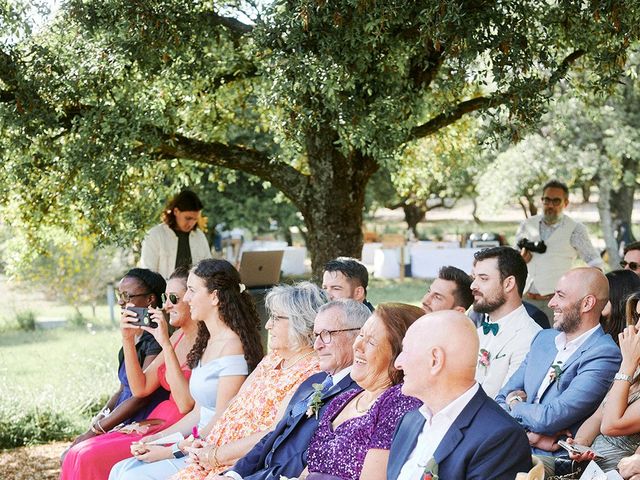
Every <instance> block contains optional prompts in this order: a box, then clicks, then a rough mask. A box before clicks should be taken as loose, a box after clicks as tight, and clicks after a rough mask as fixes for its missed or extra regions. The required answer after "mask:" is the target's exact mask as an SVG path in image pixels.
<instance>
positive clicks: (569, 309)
mask: <svg viewBox="0 0 640 480" xmlns="http://www.w3.org/2000/svg"><path fill="white" fill-rule="evenodd" d="M608 298H609V284H608V282H607V278H606V277H605V276H604V274H603V273H602V272H601V271H600V270H598V269H596V268H589V267H585V268H575V269H573V270H570V271H569V272H567V273H566V274H565V275H563V276H562V277H561V278H560V280H559V281H558V284H557V285H556V288H555V293H554V295H553V298H551V300H550V301H549V308H551V309H552V310H553V313H554V314H553V329H549V330H542V331H540V333H539V334H538V335H536V337H535V338H534V339H533V341H532V342H531V350H530V351H529V353H528V354H527V357H526V358H525V360H524V362H522V364H521V365H520V368H519V369H518V370H516V372H515V373H514V374H513V376H512V377H511V378H510V379H509V381H508V382H507V383H506V384H505V386H504V387H503V388H502V390H500V393H498V396H497V397H496V401H497V402H498V403H499V404H500V406H502V408H504V409H505V410H506V411H507V412H509V413H510V414H511V416H512V417H513V418H515V419H516V420H517V421H518V422H519V423H520V424H521V425H522V426H523V427H524V428H525V429H526V430H527V431H528V432H529V433H528V436H529V442H530V444H531V446H532V450H533V452H534V453H536V454H540V455H555V456H560V455H564V454H565V453H566V452H565V451H564V450H562V449H560V448H559V447H558V445H557V443H556V442H557V440H558V438H559V437H560V436H562V435H563V433H564V432H565V431H566V430H569V431H571V432H572V433H573V434H575V433H576V430H578V428H579V427H580V425H581V424H582V422H583V421H584V420H585V419H587V418H588V417H589V416H590V415H591V414H592V413H593V412H594V411H595V410H596V408H598V405H600V402H602V399H603V398H604V396H605V394H606V393H607V390H608V389H609V386H610V385H611V382H612V380H614V375H615V379H616V380H621V381H631V378H624V377H627V376H626V375H622V376H621V375H620V374H616V372H617V371H618V367H619V366H620V361H621V360H622V357H621V355H620V350H619V349H618V347H617V345H616V344H615V342H614V341H613V339H612V338H611V337H610V336H609V335H607V334H605V333H604V331H603V330H602V327H601V326H600V314H601V313H602V309H603V308H604V306H605V305H606V303H607V300H608Z"/></svg>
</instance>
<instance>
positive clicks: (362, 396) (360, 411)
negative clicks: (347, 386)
mask: <svg viewBox="0 0 640 480" xmlns="http://www.w3.org/2000/svg"><path fill="white" fill-rule="evenodd" d="M362 398H364V392H363V394H362V395H360V396H359V397H358V398H356V403H355V404H354V407H355V409H356V412H358V413H367V412H368V411H369V409H370V408H371V405H373V403H374V402H375V401H376V400H377V399H378V396H377V395H376V397H375V398H374V399H373V401H372V402H371V403H369V405H367V406H366V407H365V408H364V409H363V410H360V408H358V407H359V406H360V400H361V399H362Z"/></svg>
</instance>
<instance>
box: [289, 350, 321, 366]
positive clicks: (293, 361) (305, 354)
mask: <svg viewBox="0 0 640 480" xmlns="http://www.w3.org/2000/svg"><path fill="white" fill-rule="evenodd" d="M314 352H315V350H310V351H308V352H307V353H303V354H302V355H299V356H297V357H294V358H293V359H292V360H291V363H290V364H289V366H288V367H285V366H284V364H285V362H287V361H289V360H287V359H283V360H282V364H281V366H280V370H289V369H290V368H291V367H293V366H294V365H295V364H296V363H298V362H299V361H300V360H302V359H303V358H306V357H308V356H309V355H311V354H312V353H314Z"/></svg>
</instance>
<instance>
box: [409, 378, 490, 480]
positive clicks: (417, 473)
mask: <svg viewBox="0 0 640 480" xmlns="http://www.w3.org/2000/svg"><path fill="white" fill-rule="evenodd" d="M479 388H480V385H478V383H474V384H473V386H472V387H471V388H470V389H469V390H467V391H466V392H464V393H463V394H462V395H460V396H459V397H458V398H456V399H455V400H454V401H453V402H451V403H450V404H449V405H447V406H446V407H444V408H443V409H442V410H440V411H439V412H438V413H436V414H435V415H434V414H433V413H432V412H431V410H430V409H429V407H427V406H426V405H423V406H422V407H420V409H419V412H420V413H421V414H422V415H423V416H424V418H425V419H426V422H425V423H424V427H422V432H420V435H418V439H417V441H416V446H415V448H414V449H413V452H411V455H409V458H407V461H406V462H405V464H404V465H403V466H402V470H400V475H398V479H397V480H420V479H421V478H422V475H423V474H424V469H425V467H426V466H427V463H428V462H429V460H431V459H432V458H433V454H434V453H435V452H436V450H437V449H438V446H439V445H440V442H442V439H443V438H444V436H445V435H446V434H447V432H448V431H449V429H450V428H451V425H453V422H455V421H456V418H458V416H459V415H460V413H462V410H464V409H465V407H466V406H467V404H468V403H469V402H470V401H471V399H472V398H473V396H474V395H475V394H476V392H477V391H478V389H479Z"/></svg>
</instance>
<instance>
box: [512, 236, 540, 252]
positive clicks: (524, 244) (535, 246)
mask: <svg viewBox="0 0 640 480" xmlns="http://www.w3.org/2000/svg"><path fill="white" fill-rule="evenodd" d="M518 248H521V249H522V248H524V249H526V250H529V251H530V252H535V253H544V252H546V251H547V245H546V244H545V243H544V240H540V241H537V242H532V241H531V240H529V239H528V238H523V239H521V240H520V241H519V242H518Z"/></svg>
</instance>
